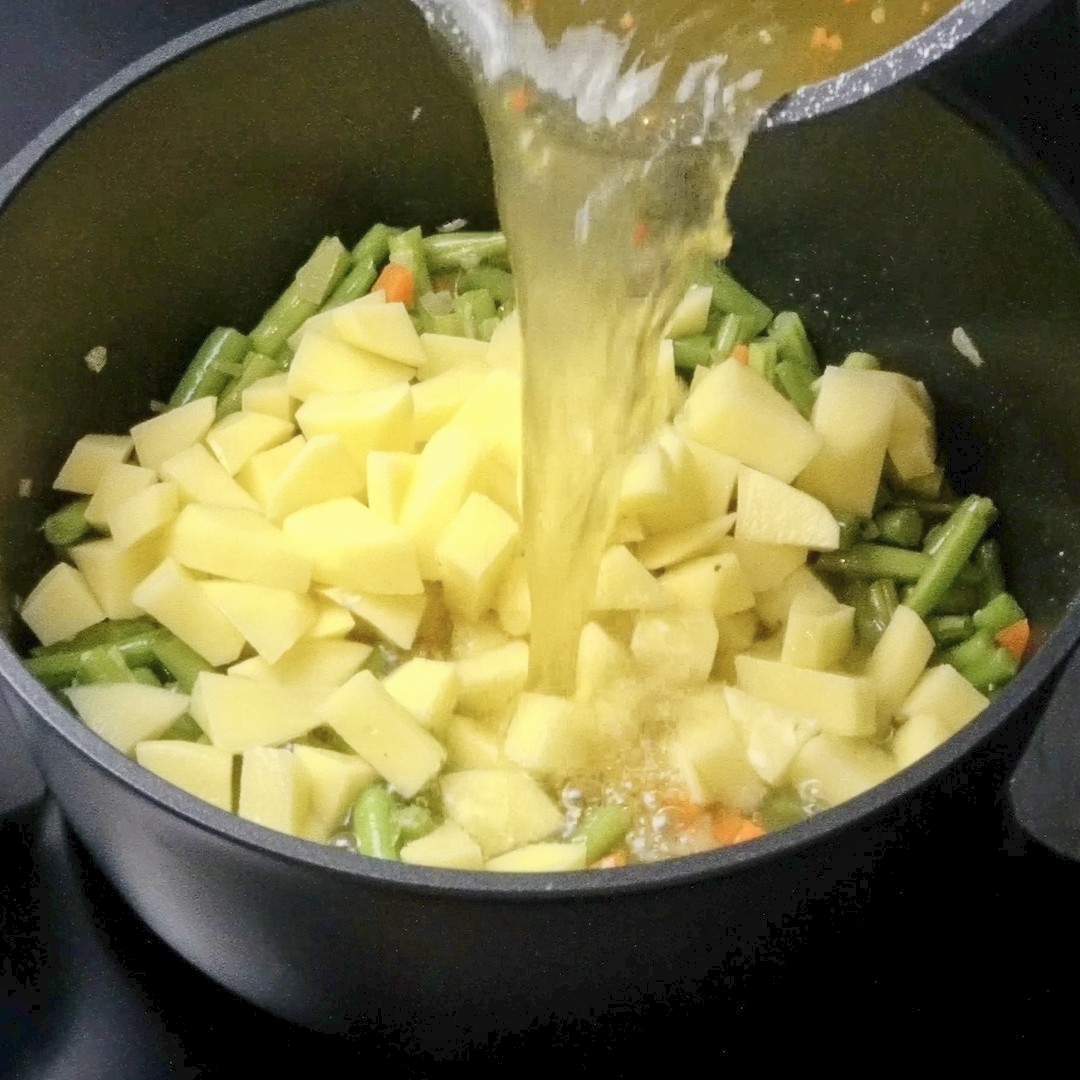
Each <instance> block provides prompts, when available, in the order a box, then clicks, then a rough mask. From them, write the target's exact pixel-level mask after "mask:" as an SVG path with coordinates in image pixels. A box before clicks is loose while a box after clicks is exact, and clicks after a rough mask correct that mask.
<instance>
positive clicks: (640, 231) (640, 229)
mask: <svg viewBox="0 0 1080 1080" xmlns="http://www.w3.org/2000/svg"><path fill="white" fill-rule="evenodd" d="M648 239H649V226H648V225H646V224H645V222H644V221H635V222H634V231H633V232H632V233H631V234H630V242H631V243H632V244H633V245H634V247H641V245H642V244H644V243H645V241H646V240H648Z"/></svg>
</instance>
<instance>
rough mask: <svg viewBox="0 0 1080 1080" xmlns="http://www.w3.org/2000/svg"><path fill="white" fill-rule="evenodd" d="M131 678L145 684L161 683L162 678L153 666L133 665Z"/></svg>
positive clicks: (156, 684) (158, 684)
mask: <svg viewBox="0 0 1080 1080" xmlns="http://www.w3.org/2000/svg"><path fill="white" fill-rule="evenodd" d="M131 678H132V681H133V682H137V683H142V684H143V686H160V685H161V680H160V679H159V678H158V677H157V672H156V671H154V669H153V668H148V667H133V668H132V669H131Z"/></svg>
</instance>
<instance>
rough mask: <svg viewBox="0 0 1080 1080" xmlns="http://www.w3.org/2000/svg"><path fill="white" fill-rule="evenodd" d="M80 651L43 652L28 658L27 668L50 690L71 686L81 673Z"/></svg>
mask: <svg viewBox="0 0 1080 1080" xmlns="http://www.w3.org/2000/svg"><path fill="white" fill-rule="evenodd" d="M81 655H82V654H81V653H79V652H53V653H43V654H42V655H40V656H30V657H28V658H27V659H26V661H25V664H26V670H27V671H29V672H30V674H31V675H33V676H34V678H35V679H37V681H38V682H39V683H41V684H42V685H44V686H47V687H48V688H49V689H50V690H63V689H64V688H65V687H68V686H71V684H72V683H73V682H74V681H75V679H76V677H77V676H78V674H79V657H80V656H81Z"/></svg>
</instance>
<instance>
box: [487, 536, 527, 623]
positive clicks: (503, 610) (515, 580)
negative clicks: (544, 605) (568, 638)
mask: <svg viewBox="0 0 1080 1080" xmlns="http://www.w3.org/2000/svg"><path fill="white" fill-rule="evenodd" d="M494 607H495V614H496V616H497V617H498V620H499V625H500V626H501V627H502V628H503V630H505V631H506V633H507V634H509V635H510V636H511V637H524V636H525V635H526V634H527V633H528V632H529V629H530V627H531V626H532V598H531V596H530V595H529V571H528V567H527V566H526V565H525V557H524V556H523V555H518V556H516V557H515V558H513V559H511V560H510V566H509V567H508V568H507V571H506V574H505V575H504V577H503V580H502V584H501V585H500V586H499V588H498V589H497V590H496V593H495V602H494Z"/></svg>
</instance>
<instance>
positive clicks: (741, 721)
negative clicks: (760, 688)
mask: <svg viewBox="0 0 1080 1080" xmlns="http://www.w3.org/2000/svg"><path fill="white" fill-rule="evenodd" d="M724 701H725V702H726V704H727V707H728V712H729V713H730V714H731V716H732V718H733V719H734V720H735V723H736V726H737V727H738V729H739V733H740V734H741V735H742V741H743V745H744V746H745V747H746V760H747V761H749V762H750V764H751V765H752V766H753V768H754V771H755V772H756V773H757V774H758V776H760V777H761V779H762V780H764V781H765V783H767V784H772V785H776V784H779V783H781V782H782V781H783V780H784V778H785V776H786V775H787V772H788V769H789V768H790V766H791V763H792V761H793V760H794V759H795V755H796V754H797V753H798V752H799V751H800V750H801V749H802V748H803V747H804V746H805V745H806V743H807V742H808V741H809V740H810V739H812V738H813V737H814V736H815V735H816V734H817V733H818V732H819V731H820V730H821V728H820V726H819V724H818V722H817V721H816V720H813V719H811V718H810V717H808V716H801V715H800V714H799V713H796V712H791V711H790V710H788V709H782V708H780V707H779V706H777V705H770V704H769V703H768V702H767V701H761V700H759V699H758V698H755V697H751V696H750V695H749V694H747V693H744V692H743V691H742V690H739V689H738V688H737V687H734V686H725V687H724Z"/></svg>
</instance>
